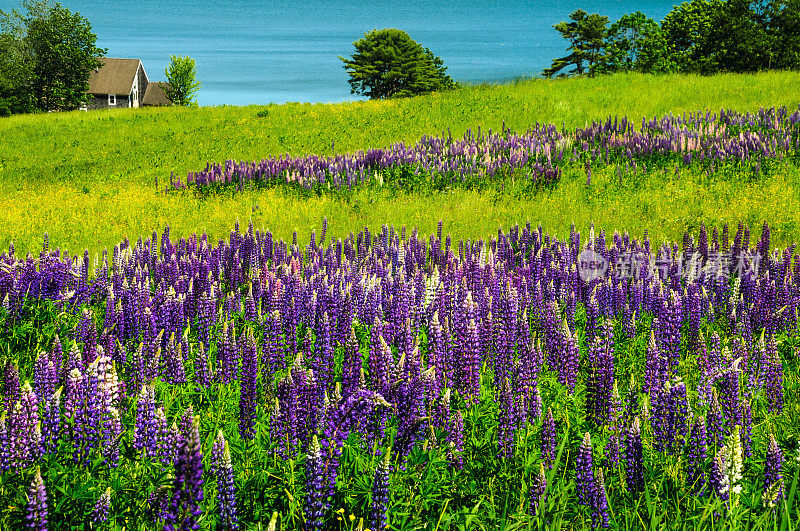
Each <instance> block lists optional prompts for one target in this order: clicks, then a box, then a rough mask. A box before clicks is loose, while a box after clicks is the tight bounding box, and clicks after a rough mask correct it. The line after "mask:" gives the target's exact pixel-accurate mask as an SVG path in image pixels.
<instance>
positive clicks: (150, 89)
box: [142, 81, 172, 105]
mask: <svg viewBox="0 0 800 531" xmlns="http://www.w3.org/2000/svg"><path fill="white" fill-rule="evenodd" d="M165 86H167V83H166V82H165V81H151V82H150V83H148V84H147V90H146V91H145V93H144V98H142V105H172V102H171V101H169V98H168V97H167V93H166V92H164V87H165Z"/></svg>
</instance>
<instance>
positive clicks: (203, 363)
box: [192, 341, 212, 391]
mask: <svg viewBox="0 0 800 531" xmlns="http://www.w3.org/2000/svg"><path fill="white" fill-rule="evenodd" d="M192 358H193V359H194V383H195V390H196V391H202V390H203V389H207V388H208V386H209V384H210V383H211V380H212V376H211V374H210V373H211V370H210V367H209V364H208V352H206V346H205V344H204V343H203V342H202V341H201V342H200V344H199V345H197V355H196V356H193V357H192Z"/></svg>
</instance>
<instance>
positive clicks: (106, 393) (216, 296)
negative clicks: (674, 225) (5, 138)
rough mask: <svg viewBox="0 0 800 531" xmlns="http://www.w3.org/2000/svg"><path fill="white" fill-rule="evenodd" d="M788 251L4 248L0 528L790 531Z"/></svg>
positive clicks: (184, 241) (410, 246) (531, 231)
mask: <svg viewBox="0 0 800 531" xmlns="http://www.w3.org/2000/svg"><path fill="white" fill-rule="evenodd" d="M324 226H325V224H324V223H323V227H324ZM751 240H753V242H752V243H751ZM794 250H795V248H794V246H792V247H789V248H786V249H773V248H772V247H771V245H770V231H769V228H768V226H767V225H764V226H763V227H761V228H760V236H757V237H754V238H751V235H750V231H749V229H748V227H746V226H741V225H740V226H739V227H738V228H736V229H735V230H733V231H731V230H729V227H728V226H724V227H721V228H720V229H717V228H712V229H711V230H710V231H707V230H706V229H705V228H702V229H701V230H700V231H699V233H697V234H695V235H690V234H686V236H685V237H684V239H683V241H682V243H680V244H675V243H664V244H658V243H655V242H651V241H650V240H649V238H648V237H647V236H645V237H644V238H643V239H641V240H638V239H635V238H632V237H630V236H629V235H627V234H619V233H614V234H613V235H611V234H606V233H605V232H603V231H602V230H598V231H597V232H595V231H594V230H592V231H591V233H590V234H583V235H581V234H579V233H578V232H577V231H574V230H573V232H572V233H571V235H570V236H569V238H567V239H565V240H559V239H557V238H554V237H551V236H549V235H548V234H545V233H544V232H543V231H542V230H541V229H537V228H532V227H531V226H530V225H528V226H525V227H523V228H520V227H513V228H511V229H510V230H509V231H507V232H506V231H503V230H502V229H500V230H498V233H497V236H496V237H493V238H491V239H489V240H486V241H484V240H477V241H459V242H455V241H452V240H451V238H450V237H444V236H443V234H442V233H441V230H440V231H439V232H438V233H436V234H431V235H428V236H423V235H421V234H418V233H417V231H416V230H413V231H408V230H406V229H405V228H402V229H400V230H397V229H395V228H390V227H384V228H383V230H381V231H380V232H379V233H377V234H371V233H370V231H369V230H364V231H362V232H360V233H359V234H357V235H352V234H351V235H350V236H349V237H348V238H346V239H344V240H340V239H336V240H334V239H332V238H328V237H327V235H326V230H325V228H323V229H322V231H321V234H320V235H315V234H313V233H312V234H311V237H310V239H309V241H308V243H307V244H305V245H303V244H301V243H300V242H299V241H298V240H297V237H295V238H294V240H293V241H292V242H291V243H290V244H289V243H286V242H283V241H275V239H274V238H273V237H272V234H271V233H270V232H269V231H261V230H255V229H254V228H253V227H252V226H250V227H249V228H248V229H247V230H242V229H241V228H240V227H239V226H238V224H237V226H236V228H235V229H234V230H233V231H231V232H230V236H229V237H228V238H226V239H225V240H221V241H219V242H217V243H214V242H210V241H208V238H207V237H206V236H205V235H193V236H191V237H188V238H180V239H173V238H171V236H170V231H169V228H166V229H165V230H164V232H163V234H162V235H161V237H160V238H159V236H158V234H157V233H153V235H152V236H151V237H149V238H146V239H144V240H139V241H137V242H136V243H133V242H130V241H127V240H126V241H124V242H122V243H120V244H119V245H118V246H116V247H115V248H114V249H113V251H112V252H111V253H110V254H109V255H104V256H103V257H102V259H101V260H99V261H97V262H96V263H91V262H90V258H89V255H88V253H85V254H84V255H82V256H81V255H78V256H73V255H70V254H69V253H67V252H66V251H60V250H52V249H50V247H49V244H48V241H47V238H45V241H44V244H43V248H42V250H41V252H40V253H39V255H38V256H32V255H28V256H25V257H22V256H17V255H16V253H15V252H14V249H13V247H12V248H11V249H9V250H8V251H7V252H5V253H3V254H2V255H0V300H2V307H1V308H2V309H0V312H2V313H0V321H2V322H0V324H1V325H2V326H0V329H1V330H2V332H0V334H2V335H1V336H0V345H3V350H4V352H3V353H2V355H3V356H4V358H5V360H4V364H3V365H4V366H3V378H2V391H3V402H2V406H3V409H4V413H3V415H2V417H0V419H1V420H0V439H1V440H0V467H1V469H0V470H1V471H2V472H1V473H0V527H2V528H9V529H11V528H20V527H22V526H25V525H28V526H29V527H30V528H32V529H43V528H49V529H67V528H74V527H75V526H78V527H81V526H88V527H91V528H101V529H102V528H123V527H124V528H127V529H151V528H154V527H156V526H162V525H163V526H164V527H165V528H166V529H193V528H203V529H205V528H216V529H237V528H252V527H256V528H275V529H277V528H281V529H295V528H305V529H328V528H330V529H367V528H369V529H373V530H377V529H383V528H385V527H386V526H389V528H391V529H420V528H428V529H448V528H452V529H462V528H476V529H490V528H491V529H494V528H498V529H538V528H551V529H559V528H579V529H580V528H591V527H610V528H614V529H641V528H653V529H662V528H681V529H683V528H692V529H695V528H741V529H745V528H754V529H755V528H759V529H761V528H768V529H794V528H796V526H797V523H796V522H797V521H800V507H798V504H797V498H798V496H797V493H796V488H797V480H798V474H799V473H800V466H799V465H798V461H800V450H799V449H798V436H799V435H800V428H798V426H800V396H798V391H799V390H800V385H798V384H799V383H800V374H799V373H798V355H797V348H798V346H800V341H798V305H800V282H799V281H798V279H800V258H798V257H797V256H794Z"/></svg>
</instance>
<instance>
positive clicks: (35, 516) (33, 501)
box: [25, 466, 47, 531]
mask: <svg viewBox="0 0 800 531" xmlns="http://www.w3.org/2000/svg"><path fill="white" fill-rule="evenodd" d="M25 524H26V525H25V527H27V528H28V529H31V530H37V531H47V492H46V491H45V488H44V480H43V479H42V471H41V470H40V468H39V467H38V466H37V467H36V474H35V475H34V476H33V481H32V482H31V487H30V489H29V490H28V513H27V514H26V517H25Z"/></svg>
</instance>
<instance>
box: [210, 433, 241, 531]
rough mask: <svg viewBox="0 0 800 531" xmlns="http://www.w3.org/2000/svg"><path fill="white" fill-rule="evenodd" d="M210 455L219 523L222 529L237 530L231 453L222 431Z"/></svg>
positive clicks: (237, 522)
mask: <svg viewBox="0 0 800 531" xmlns="http://www.w3.org/2000/svg"><path fill="white" fill-rule="evenodd" d="M211 455H212V463H213V465H212V467H213V468H212V471H213V474H214V476H215V477H216V479H217V504H218V505H219V521H220V524H221V526H222V528H223V529H226V530H230V531H235V530H236V529H239V519H238V517H237V515H236V484H235V483H234V479H233V465H232V463H231V451H230V448H229V446H228V441H226V440H225V435H224V434H223V433H222V430H219V432H217V438H216V440H215V441H214V446H213V448H212V450H211Z"/></svg>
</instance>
